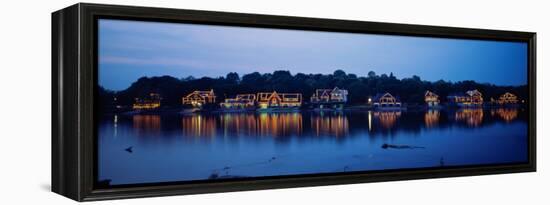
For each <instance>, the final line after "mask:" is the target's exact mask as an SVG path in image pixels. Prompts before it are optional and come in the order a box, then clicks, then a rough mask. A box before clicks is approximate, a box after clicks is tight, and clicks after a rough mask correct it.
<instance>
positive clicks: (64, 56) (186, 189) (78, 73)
mask: <svg viewBox="0 0 550 205" xmlns="http://www.w3.org/2000/svg"><path fill="white" fill-rule="evenodd" d="M56 13H57V12H56ZM60 13H64V15H62V17H59V21H57V23H56V22H54V21H55V17H53V16H55V15H56V14H52V26H53V27H55V26H60V25H61V26H60V28H59V35H56V36H54V34H55V31H54V30H53V27H52V52H53V54H54V55H57V56H55V57H54V56H52V72H53V73H52V81H53V80H55V76H53V75H54V74H56V72H57V74H59V75H58V76H59V79H57V80H58V81H59V83H58V84H57V85H56V84H55V83H54V82H52V86H58V87H57V89H55V87H52V94H53V95H59V96H58V98H57V100H58V102H56V99H53V97H54V96H52V113H53V112H56V113H53V114H52V126H57V128H59V130H57V128H56V127H52V190H53V191H54V192H57V193H60V194H62V195H64V196H67V197H69V198H71V199H73V200H77V201H92V200H104V199H121V198H136V197H152V196H168V195H181V194H198V193H215V192H230V191H244V190H261V189H276V188H291V187H305V186H322V185H336V184H350V183H365V182H379V181H394V180H414V179H427V178H442V177H457V176H476V175H485V174H502V173H516V172H528V171H536V143H535V138H536V125H535V123H536V121H535V120H536V112H535V110H536V91H535V87H536V79H535V78H536V75H535V67H536V66H535V63H536V53H535V51H536V45H535V44H536V43H535V39H536V33H530V32H513V31H497V30H486V29H468V28H452V27H438V26H425V25H406V24H392V23H377V22H363V21H348V20H335V19H314V18H302V17H285V16H273V15H256V14H243V13H228V12H212V11H193V10H183V9H165V8H149V7H130V6H117V5H101V4H85V3H84V4H83V3H79V4H76V5H73V6H71V7H68V8H66V9H63V10H62V12H60ZM102 14H104V15H115V16H116V15H121V16H127V17H136V18H138V17H139V18H152V19H166V20H170V19H174V20H189V19H191V20H193V21H198V22H205V23H209V22H211V23H219V22H222V23H223V22H228V23H232V24H233V23H234V24H238V23H242V24H246V25H248V26H253V27H254V26H258V27H262V26H270V25H273V26H277V27H279V26H280V27H292V28H294V29H300V28H302V29H306V30H314V29H316V28H319V29H328V30H330V29H334V30H340V31H343V32H346V31H345V29H348V28H351V26H358V27H359V28H357V29H355V28H354V29H352V30H355V31H358V32H361V33H362V32H370V31H374V32H384V31H388V32H389V30H391V32H402V33H403V35H412V36H414V35H435V36H451V37H453V38H460V36H463V37H464V38H475V39H477V38H480V39H489V38H497V39H500V40H510V39H512V40H521V41H527V42H528V43H529V45H530V46H531V47H530V48H529V52H531V53H530V55H529V58H530V59H529V63H530V64H529V68H528V69H529V71H528V72H529V79H530V80H531V82H530V86H529V89H530V97H531V99H530V107H531V109H530V110H529V112H530V114H531V115H530V119H531V121H530V122H532V123H531V127H530V130H531V132H530V136H529V139H531V142H530V145H531V146H530V149H531V150H530V154H531V157H530V158H529V159H530V163H529V164H526V165H521V166H508V167H500V168H499V167H490V166H489V167H481V168H466V169H457V170H439V171H437V170H435V171H434V170H432V171H408V172H407V171H403V172H395V173H382V174H364V175H350V176H339V177H338V176H327V177H304V178H287V179H282V180H278V179H276V180H258V181H251V182H232V183H228V182H226V183H217V184H210V185H197V186H179V185H176V186H158V187H139V188H128V189H112V190H94V187H93V180H94V179H93V169H94V167H93V164H92V162H91V161H90V159H93V158H91V157H94V156H93V154H94V153H93V152H94V150H93V148H92V147H93V146H92V143H94V142H93V140H94V136H93V133H94V130H93V129H94V127H93V126H92V125H91V124H92V123H93V98H94V96H93V88H94V86H95V84H94V83H93V81H94V78H95V77H94V76H93V75H94V74H93V72H94V70H93V69H94V64H93V62H94V60H93V58H94V55H97V54H93V43H95V42H92V39H93V33H92V32H94V30H93V29H92V26H93V25H91V24H90V23H91V21H90V19H93V16H94V15H102ZM60 22H62V24H61V23H60ZM367 25H368V26H367ZM367 27H368V29H367ZM408 28H410V29H412V30H409V31H405V30H407V29H408ZM56 39H57V40H59V42H56ZM54 43H57V44H54ZM56 45H57V46H59V48H58V49H57V51H55V50H56ZM56 60H58V61H59V62H57V61H56ZM56 62H57V64H58V65H55V64H56ZM54 104H55V106H56V107H54ZM56 109H58V110H56ZM56 124H58V125H56ZM56 140H58V142H57V143H56ZM56 146H57V147H56ZM53 149H56V150H53ZM56 152H57V155H59V157H56V156H57V155H56ZM54 161H55V162H54ZM55 163H60V164H59V166H54V165H55ZM56 167H57V168H56ZM56 169H57V171H56ZM54 171H56V172H54ZM55 176H57V177H59V178H58V179H56V177H55ZM54 180H56V182H54ZM56 183H57V184H56Z"/></svg>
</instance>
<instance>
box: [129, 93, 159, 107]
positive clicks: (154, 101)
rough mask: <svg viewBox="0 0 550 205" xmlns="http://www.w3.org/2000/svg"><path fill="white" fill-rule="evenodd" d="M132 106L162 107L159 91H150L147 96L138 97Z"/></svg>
mask: <svg viewBox="0 0 550 205" xmlns="http://www.w3.org/2000/svg"><path fill="white" fill-rule="evenodd" d="M135 100H136V101H135V103H134V104H133V105H132V108H133V109H135V110H151V109H156V108H159V107H160V100H161V98H160V95H159V94H157V93H150V94H149V96H148V97H146V98H136V99H135Z"/></svg>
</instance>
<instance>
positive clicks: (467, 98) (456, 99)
mask: <svg viewBox="0 0 550 205" xmlns="http://www.w3.org/2000/svg"><path fill="white" fill-rule="evenodd" d="M447 99H448V100H449V103H450V104H452V105H457V106H460V107H472V106H473V107H475V106H481V105H483V95H482V94H481V93H480V92H479V91H478V90H469V91H467V92H466V94H454V95H449V96H447Z"/></svg>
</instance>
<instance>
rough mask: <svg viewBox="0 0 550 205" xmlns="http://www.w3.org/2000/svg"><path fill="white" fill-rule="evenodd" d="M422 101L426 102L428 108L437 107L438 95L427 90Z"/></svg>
mask: <svg viewBox="0 0 550 205" xmlns="http://www.w3.org/2000/svg"><path fill="white" fill-rule="evenodd" d="M424 101H425V102H426V104H427V105H428V107H434V106H438V105H439V95H437V94H435V93H433V92H431V91H429V90H428V91H426V93H425V94H424Z"/></svg>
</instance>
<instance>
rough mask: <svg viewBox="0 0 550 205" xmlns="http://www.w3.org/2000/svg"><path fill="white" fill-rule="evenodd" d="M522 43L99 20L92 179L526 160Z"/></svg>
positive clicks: (180, 178) (107, 182)
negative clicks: (95, 160) (96, 101)
mask: <svg viewBox="0 0 550 205" xmlns="http://www.w3.org/2000/svg"><path fill="white" fill-rule="evenodd" d="M527 49H528V48H527V43H523V42H508V41H491V40H474V39H453V38H436V37H416V36H401V35H382V34H359V33H339V32H327V31H306V30H288V29H272V28H251V27H238V26H218V25H198V24H186V23H163V22H147V21H134V20H111V19H99V20H98V51H97V52H98V53H97V56H98V65H97V66H98V75H97V76H98V79H97V81H98V85H97V95H98V99H99V100H98V109H97V110H96V111H95V112H97V113H96V114H97V115H96V116H97V179H96V180H97V184H98V185H100V186H116V185H133V184H134V185H135V184H144V183H166V182H182V183H185V182H199V181H215V180H239V179H243V180H244V179H249V178H257V177H281V176H285V177H290V176H296V175H311V174H335V173H338V174H345V173H357V172H369V171H388V172H390V171H395V170H405V169H407V170H409V169H447V168H456V167H470V166H483V165H500V164H518V163H525V162H527V161H528V110H527V108H528V103H529V99H528V96H529V95H528V91H529V89H528V80H527V74H528V72H527V71H528V63H527V62H528V50H527Z"/></svg>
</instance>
